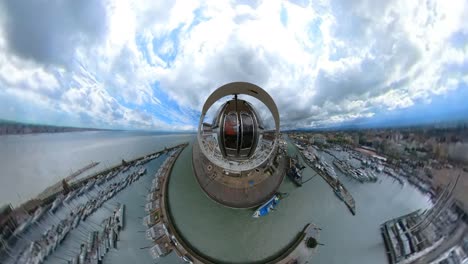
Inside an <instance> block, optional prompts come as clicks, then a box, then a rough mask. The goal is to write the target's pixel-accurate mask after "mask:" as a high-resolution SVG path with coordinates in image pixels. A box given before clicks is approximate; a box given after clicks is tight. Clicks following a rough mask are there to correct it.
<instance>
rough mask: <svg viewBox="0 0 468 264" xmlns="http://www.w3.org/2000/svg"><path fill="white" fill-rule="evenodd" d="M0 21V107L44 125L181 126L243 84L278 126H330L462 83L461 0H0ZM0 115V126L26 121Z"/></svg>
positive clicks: (464, 32)
mask: <svg viewBox="0 0 468 264" xmlns="http://www.w3.org/2000/svg"><path fill="white" fill-rule="evenodd" d="M0 15H1V16H0V17H1V18H0V25H1V27H0V87H1V88H2V89H3V92H2V94H0V95H1V97H0V100H7V99H14V100H15V102H16V101H23V102H25V103H28V102H32V101H34V104H35V105H36V107H37V109H39V111H40V109H43V111H44V112H47V113H48V116H50V120H54V122H57V123H60V122H64V121H65V120H73V122H76V123H77V124H91V125H98V126H102V127H119V128H160V129H170V128H194V127H195V126H196V123H197V121H198V118H197V117H198V114H199V111H200V109H201V106H202V104H203V103H204V101H205V99H206V98H207V96H208V95H209V94H210V93H211V92H212V91H213V90H214V89H216V88H217V87H219V86H221V85H223V84H225V83H227V82H232V81H248V82H252V83H255V84H257V85H259V86H261V87H263V88H264V89H265V90H267V91H268V92H269V93H270V94H271V95H272V96H273V98H274V99H275V101H276V103H277V105H278V108H279V110H280V114H281V123H282V127H283V128H294V127H312V126H329V125H336V124H339V123H342V122H346V123H349V122H352V121H353V120H362V119H363V118H373V117H374V116H376V115H379V114H380V113H386V112H388V111H396V110H399V109H411V106H413V105H418V104H426V103H428V102H430V101H431V98H434V97H435V96H439V95H442V94H446V93H448V92H450V91H454V90H459V89H462V88H460V87H461V86H462V84H464V83H466V82H467V81H466V80H468V73H467V70H466V69H467V65H468V61H467V60H468V50H467V48H466V39H467V37H466V36H468V26H467V25H465V24H466V23H464V20H463V19H464V17H466V16H467V15H468V11H467V4H466V3H465V1H462V0H454V1H450V3H448V2H447V3H446V2H443V1H435V0H424V1H422V2H408V1H402V0H401V1H400V0H388V1H383V2H382V1H380V2H378V3H377V2H374V1H367V0H358V1H335V0H329V1H319V2H317V1H302V0H301V1H289V2H286V1H216V2H210V3H207V2H204V1H201V2H198V1H156V2H154V3H152V2H147V1H129V0H128V1H110V0H109V1H105V2H99V3H95V2H93V1H80V3H72V2H67V1H54V2H51V3H43V2H41V1H39V2H37V3H36V2H35V3H27V4H26V3H16V2H14V1H13V2H10V1H4V2H2V4H0ZM25 18H26V19H25ZM255 104H256V105H258V107H259V108H260V109H259V113H260V115H261V116H263V117H264V119H266V120H267V121H271V117H270V116H269V115H268V113H267V111H266V109H265V108H262V107H261V106H260V104H257V103H255ZM12 109H18V108H17V107H13V108H11V107H10V108H8V111H5V114H4V116H0V118H8V117H12V118H15V119H18V118H19V119H27V118H26V117H25V116H24V112H22V111H17V112H16V113H15V110H12ZM54 113H55V114H54ZM52 116H53V117H54V118H52ZM67 117H68V118H67ZM43 118H44V120H43V122H47V121H48V120H47V116H45V117H43Z"/></svg>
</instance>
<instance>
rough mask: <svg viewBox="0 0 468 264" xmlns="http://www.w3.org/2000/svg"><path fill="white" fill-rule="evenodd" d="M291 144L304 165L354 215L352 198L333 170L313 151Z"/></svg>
mask: <svg viewBox="0 0 468 264" xmlns="http://www.w3.org/2000/svg"><path fill="white" fill-rule="evenodd" d="M293 144H294V146H295V147H296V148H297V149H298V152H299V153H300V154H301V156H302V158H303V160H304V161H305V162H306V164H307V165H308V166H309V167H310V168H311V169H314V170H315V172H316V173H317V174H318V175H320V177H322V178H323V179H324V180H325V181H326V182H327V183H328V185H329V186H330V187H331V188H332V190H333V192H334V193H335V194H336V196H337V197H338V198H339V199H340V200H341V201H343V202H344V203H345V205H346V206H347V207H348V209H349V211H350V212H351V214H353V215H355V214H356V203H355V201H354V198H353V196H352V195H351V194H350V193H349V191H348V190H347V189H346V188H345V186H344V185H343V184H342V183H341V181H340V180H339V179H338V178H337V177H336V173H335V171H334V169H333V168H332V167H331V166H330V165H329V164H328V163H327V162H326V161H322V160H320V158H319V156H318V155H317V154H314V153H313V151H309V150H306V149H305V148H304V147H302V146H300V145H298V143H297V142H294V143H293ZM309 149H310V147H309ZM310 150H311V149H310Z"/></svg>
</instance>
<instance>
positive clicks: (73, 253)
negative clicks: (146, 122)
mask: <svg viewBox="0 0 468 264" xmlns="http://www.w3.org/2000/svg"><path fill="white" fill-rule="evenodd" d="M179 147H180V146H175V147H172V148H165V149H164V150H161V151H157V152H154V153H151V154H148V155H144V156H142V157H138V158H136V159H134V160H130V161H122V163H121V164H119V165H116V166H113V167H112V168H111V169H108V170H106V171H102V172H99V173H97V174H96V175H90V176H88V177H85V178H82V179H80V180H78V181H76V182H72V183H70V184H68V183H67V182H66V181H63V185H62V186H60V189H61V190H55V191H54V192H53V193H52V194H51V195H50V196H48V197H45V198H44V199H43V200H41V201H42V202H41V203H40V204H39V205H38V206H37V207H36V208H33V209H32V212H31V213H29V212H28V211H26V209H25V208H24V207H19V208H17V209H15V210H16V211H18V210H22V213H23V215H24V217H23V221H21V222H19V223H18V224H17V227H16V228H14V229H9V230H8V232H7V233H6V234H8V233H9V234H10V235H8V236H7V237H5V236H4V235H3V236H2V240H1V245H2V247H1V249H2V250H1V251H0V260H1V262H2V263H49V262H54V261H57V260H63V261H66V262H67V263H98V262H101V261H103V260H104V257H105V255H106V254H107V253H108V252H109V250H110V249H116V248H117V241H118V237H119V233H120V232H121V231H122V230H123V228H124V221H125V201H121V200H119V199H117V198H115V196H116V195H118V194H119V193H120V192H122V191H123V190H125V189H126V188H128V187H129V186H130V185H132V184H134V183H136V182H137V181H139V179H140V178H141V177H143V176H144V175H145V174H146V172H147V169H146V167H145V165H146V164H147V163H148V162H151V161H152V160H154V159H157V158H158V157H159V156H160V155H161V154H164V153H167V152H169V151H173V149H177V148H179ZM35 200H36V201H37V200H38V199H35ZM8 217H12V214H10V215H9V216H8ZM7 227H8V226H7ZM4 233H5V231H4ZM62 263H63V262H62Z"/></svg>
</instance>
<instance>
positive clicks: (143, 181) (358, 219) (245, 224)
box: [31, 133, 427, 264]
mask: <svg viewBox="0 0 468 264" xmlns="http://www.w3.org/2000/svg"><path fill="white" fill-rule="evenodd" d="M110 134H111V136H112V135H113V134H112V133H110ZM71 136H74V135H71ZM94 137H96V138H97V140H99V142H101V141H102V140H103V139H102V138H103V137H102V136H99V134H97V135H96V136H94V135H93V138H94ZM107 137H110V136H107ZM114 137H115V136H114ZM35 138H38V139H40V137H37V136H36V137H35ZM136 139H138V141H137V140H136ZM149 139H151V141H150V140H149ZM188 139H191V138H190V137H186V136H185V137H182V136H177V135H175V136H171V137H170V138H169V137H165V136H158V137H142V136H138V134H137V136H136V137H135V140H132V141H130V140H129V141H128V142H131V143H132V144H131V145H122V147H120V149H118V150H116V148H114V147H112V148H110V149H109V151H108V152H107V153H106V157H111V158H112V157H114V158H113V159H114V160H116V161H121V159H122V158H120V159H119V156H118V155H119V153H124V152H126V151H134V153H137V152H136V151H135V150H139V151H140V152H142V153H145V152H146V153H149V152H151V150H150V149H148V147H152V148H155V149H163V148H164V145H165V144H170V143H167V142H173V143H174V145H175V144H178V143H181V142H184V141H187V140H188ZM171 140H172V141H171ZM176 140H178V141H176ZM68 142H70V143H69V144H70V145H68V146H67V147H68V148H73V147H72V145H73V141H72V140H69V141H68ZM80 142H82V140H80ZM119 142H120V141H119V140H117V141H116V142H115V143H113V144H117V145H119V144H120V143H119ZM152 142H153V143H152ZM81 144H82V143H81ZM287 148H288V152H289V153H288V155H289V156H292V157H294V156H295V155H300V153H297V152H296V148H295V147H294V146H293V145H292V144H288V146H287ZM134 149H135V150H134ZM57 151H60V150H57ZM54 153H56V151H54V152H53V153H52V154H54ZM93 153H94V152H93ZM113 155H114V156H113ZM62 156H63V155H62ZM85 156H86V157H88V156H90V154H86V155H85ZM161 156H162V157H161V158H160V159H158V160H156V161H151V162H149V163H147V164H146V168H147V169H148V172H147V173H149V175H151V176H152V175H154V174H155V173H156V171H157V170H158V168H159V167H160V164H161V163H162V161H164V159H163V158H164V156H165V154H164V155H161ZM136 157H139V156H138V155H136ZM300 158H301V157H299V159H300ZM87 159H88V160H89V158H87ZM93 159H94V160H102V159H103V158H101V159H100V158H96V157H94V158H93ZM125 160H131V159H129V158H125ZM327 162H328V163H329V164H332V162H331V161H328V160H327ZM131 171H132V170H131V169H130V170H129V172H131ZM336 173H337V175H338V177H339V179H340V181H342V182H343V184H345V185H346V187H348V189H349V191H351V192H353V196H354V198H355V199H356V202H357V203H358V204H360V205H361V204H362V206H360V208H361V207H362V209H361V210H360V211H359V214H357V215H356V216H355V217H352V216H351V215H350V214H349V213H347V211H345V210H343V209H342V206H341V205H342V202H341V201H340V200H339V199H338V198H337V197H336V194H335V193H334V192H330V191H329V187H328V184H327V183H326V182H325V181H322V180H321V179H320V177H315V178H313V179H312V180H311V181H310V182H309V183H307V184H304V185H303V186H302V187H301V188H297V187H296V186H295V184H294V183H293V182H291V181H289V180H284V181H283V183H282V185H281V187H280V191H281V192H284V193H289V194H290V195H289V197H288V198H287V199H283V200H281V203H280V204H279V205H278V208H277V209H278V210H276V211H273V212H271V213H270V215H268V216H267V217H261V218H258V219H254V218H252V213H253V212H254V211H253V210H232V209H226V208H223V207H222V206H219V205H218V204H216V203H215V202H213V201H211V199H209V198H208V197H206V196H205V195H204V193H203V192H202V191H201V190H200V188H199V186H198V184H197V182H196V179H195V176H194V175H193V173H192V165H191V146H189V147H188V148H186V149H185V150H184V151H183V152H182V153H181V154H180V157H179V158H178V159H177V161H176V163H175V164H174V167H173V169H172V173H171V180H170V182H169V186H168V202H169V204H170V210H171V214H172V220H173V221H174V224H175V225H176V227H177V229H178V230H179V232H180V234H182V235H183V239H184V240H185V241H186V242H187V243H190V245H191V247H192V250H195V251H197V252H201V253H202V254H204V255H205V256H208V257H210V258H214V259H217V260H220V261H222V262H229V263H259V262H261V260H264V259H265V258H267V257H269V256H272V255H275V254H276V253H278V252H281V251H282V249H284V247H285V246H287V245H289V243H290V242H292V241H295V239H296V236H297V234H298V231H299V230H303V228H304V225H305V224H306V223H309V222H314V223H315V224H317V226H320V227H322V228H323V230H322V231H321V234H320V242H322V243H324V244H325V246H322V247H320V249H319V250H318V251H317V252H316V253H315V255H314V256H313V263H327V262H329V261H330V260H333V261H334V262H336V263H356V264H358V263H359V264H362V263H381V262H382V261H385V258H386V257H385V248H384V244H383V242H382V237H381V235H380V232H374V230H375V231H377V230H379V229H378V227H379V225H380V224H381V223H382V222H384V221H385V220H388V219H391V218H393V217H396V216H400V215H402V214H405V213H408V212H411V211H413V210H415V209H418V208H425V207H426V202H427V199H426V198H425V197H424V196H421V195H419V194H418V193H417V190H414V188H412V187H411V186H410V185H406V186H404V187H403V188H402V187H401V186H399V185H398V184H397V183H396V182H393V180H392V179H391V178H389V177H383V178H381V179H382V182H381V183H380V184H379V183H377V184H375V185H374V184H373V185H362V184H360V183H357V182H356V181H354V180H352V179H350V178H348V177H346V176H345V175H342V174H341V172H340V171H338V170H337V171H336ZM314 175H316V173H315V171H313V170H312V169H310V168H309V167H306V168H305V169H304V170H303V177H304V178H305V179H308V178H311V177H314ZM115 177H120V176H119V175H117V176H115ZM153 179H154V178H153V177H147V176H144V177H141V178H140V179H139V180H138V181H136V182H135V183H134V184H132V185H130V186H128V187H127V188H126V189H125V190H124V191H122V192H119V193H118V194H116V195H115V196H114V198H112V199H111V200H109V201H110V202H113V203H114V201H115V202H117V201H116V200H115V199H117V200H118V201H120V202H124V203H125V204H126V208H125V215H126V217H125V229H124V230H123V231H122V232H121V234H120V237H121V240H120V241H119V243H118V247H119V248H125V250H117V249H112V250H110V251H109V252H108V253H107V254H106V256H105V258H104V259H103V263H112V264H126V263H151V262H152V258H151V255H150V254H148V253H147V251H148V250H149V249H150V248H149V246H154V244H150V243H148V241H147V239H146V238H145V233H144V230H146V229H145V228H142V227H143V226H142V221H143V218H145V215H146V214H145V211H144V206H145V204H146V203H147V202H148V200H147V194H148V189H150V188H151V187H152V180H153ZM348 179H349V180H348ZM96 185H98V182H96ZM366 186H372V187H371V188H369V187H366ZM159 188H162V185H161V183H160V184H159ZM80 197H82V198H84V197H86V196H84V195H82V196H80ZM82 198H80V199H82ZM382 204H385V205H386V206H385V207H382ZM109 208H110V209H111V210H113V208H114V207H113V206H112V207H109ZM102 211H104V212H105V211H108V210H107V209H105V208H101V209H98V210H97V211H96V212H95V213H94V214H93V215H91V217H90V218H88V220H90V221H93V222H96V223H98V222H99V221H100V220H99V219H101V218H100V217H101V216H102V219H104V217H106V215H107V213H102ZM31 214H32V213H31ZM58 215H59V216H60V215H61V213H60V210H59V212H58ZM48 216H49V214H44V216H43V217H44V219H43V220H41V222H43V221H44V220H47V219H48ZM291 216H294V217H291ZM157 217H158V216H155V218H157ZM88 220H86V221H85V222H84V226H79V227H78V228H79V230H80V231H82V232H87V230H86V229H85V228H88V229H90V228H91V226H92V225H93V224H91V222H90V223H89V225H88V224H87V223H86V222H87V221H88ZM98 220H99V221H98ZM151 220H152V219H151ZM285 222H287V223H288V227H287V228H284V223H285ZM330 228H332V229H333V230H335V231H333V232H330ZM271 230H275V232H271ZM80 231H76V230H72V231H71V232H70V233H69V237H70V235H71V237H72V238H74V239H75V240H77V239H79V238H81V237H82V234H81V232H80ZM355 236H359V237H360V238H361V239H360V240H359V241H354V242H353V243H349V238H351V237H355ZM223 237H230V238H231V239H230V240H227V241H226V240H224V239H223ZM266 237H268V238H270V239H265V238H266ZM247 238H248V239H247ZM217 241H218V242H217ZM219 241H223V242H222V243H219ZM330 245H333V246H330ZM146 247H148V248H146ZM371 247H372V248H375V250H374V249H372V250H369V248H371ZM140 248H146V249H140ZM68 249H73V251H74V252H75V253H77V252H78V250H77V249H79V244H77V243H76V242H72V240H69V239H65V240H64V242H63V246H62V247H58V248H57V251H56V254H55V255H54V256H58V257H60V256H62V254H65V253H66V254H69V253H70V252H68V251H67V250H68ZM336 251H339V252H340V254H336ZM67 252H68V253H67ZM57 254H59V255H57ZM47 262H48V263H64V262H65V261H64V260H60V259H57V258H55V257H49V258H48V260H47ZM158 263H162V264H172V263H184V260H183V259H182V258H179V257H178V256H177V254H175V252H174V251H173V252H172V253H169V254H168V255H166V256H165V257H162V258H159V260H158Z"/></svg>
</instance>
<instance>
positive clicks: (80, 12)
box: [0, 0, 107, 65]
mask: <svg viewBox="0 0 468 264" xmlns="http://www.w3.org/2000/svg"><path fill="white" fill-rule="evenodd" d="M0 5H1V7H2V8H3V9H4V10H5V11H6V12H5V14H6V17H5V21H4V23H5V25H4V29H5V32H6V40H7V45H8V48H9V49H10V50H11V51H12V52H13V53H15V54H16V55H18V56H20V57H22V58H25V59H32V60H34V61H36V62H38V63H42V64H55V65H65V64H68V63H69V62H70V61H71V60H73V57H74V53H75V49H76V48H77V46H78V45H80V44H93V43H95V42H96V41H98V40H100V39H101V38H102V37H103V36H104V34H105V33H106V30H107V22H106V21H107V12H106V8H105V6H104V1H88V0H83V1H81V0H79V1H65V0H55V1H46V0H37V1H36V0H35V1H2V3H1V4H0Z"/></svg>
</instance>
